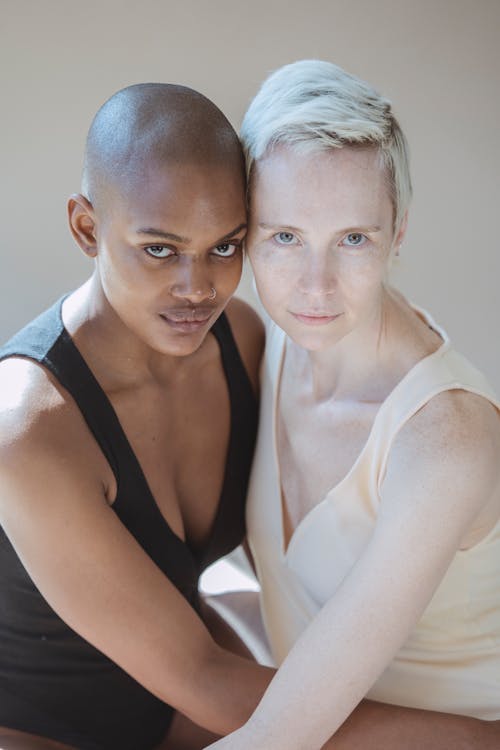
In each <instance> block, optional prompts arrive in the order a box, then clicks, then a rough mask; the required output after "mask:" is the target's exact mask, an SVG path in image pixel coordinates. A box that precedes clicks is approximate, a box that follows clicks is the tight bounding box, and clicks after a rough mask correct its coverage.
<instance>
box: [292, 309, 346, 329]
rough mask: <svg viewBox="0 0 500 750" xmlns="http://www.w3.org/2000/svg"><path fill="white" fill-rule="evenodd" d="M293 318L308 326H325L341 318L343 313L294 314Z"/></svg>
mask: <svg viewBox="0 0 500 750" xmlns="http://www.w3.org/2000/svg"><path fill="white" fill-rule="evenodd" d="M292 315H293V317H294V318H295V319H296V320H298V321H299V323H304V324H305V325H307V326H324V325H328V323H331V322H332V321H334V320H336V319H337V318H340V316H341V315H342V313H337V314H335V315H334V314H331V313H325V312H297V313H296V312H292Z"/></svg>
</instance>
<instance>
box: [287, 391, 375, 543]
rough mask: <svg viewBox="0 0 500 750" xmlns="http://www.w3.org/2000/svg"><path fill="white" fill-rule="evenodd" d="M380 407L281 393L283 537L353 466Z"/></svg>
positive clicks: (291, 531) (363, 446)
mask: <svg viewBox="0 0 500 750" xmlns="http://www.w3.org/2000/svg"><path fill="white" fill-rule="evenodd" d="M379 408H380V404H379V403H376V404H371V403H370V404H365V403H358V402H354V401H334V400H329V401H326V402H322V403H313V402H312V400H310V399H307V398H305V397H304V394H303V393H301V392H300V390H299V389H298V388H297V387H293V386H289V387H287V388H283V389H282V393H281V396H280V402H279V410H278V413H277V420H276V427H277V452H278V461H279V467H280V479H281V493H282V505H283V521H284V531H285V539H286V540H289V538H290V536H291V535H292V534H293V531H294V529H295V528H297V526H298V525H299V524H300V523H301V521H302V520H303V519H304V518H305V516H307V515H308V514H309V513H310V512H311V510H312V509H313V508H315V507H316V506H317V505H318V504H319V503H321V502H322V501H323V500H324V499H325V497H326V496H327V495H328V494H329V493H330V492H331V490H332V489H333V488H335V487H337V485H339V484H340V483H341V482H342V481H343V480H344V479H345V478H346V477H347V476H348V475H349V474H350V472H351V470H352V469H353V467H355V465H356V463H357V461H358V458H359V456H360V455H361V453H362V452H363V450H364V448H365V445H366V443H367V440H368V438H369V435H370V431H371V429H372V426H373V422H374V419H375V416H376V414H377V411H378V409H379Z"/></svg>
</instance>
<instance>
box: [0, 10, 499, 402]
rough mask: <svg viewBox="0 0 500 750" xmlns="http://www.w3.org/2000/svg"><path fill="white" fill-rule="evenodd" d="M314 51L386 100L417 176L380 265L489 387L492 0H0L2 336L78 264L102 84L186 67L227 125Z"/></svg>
mask: <svg viewBox="0 0 500 750" xmlns="http://www.w3.org/2000/svg"><path fill="white" fill-rule="evenodd" d="M312 57H316V58H322V59H327V60H331V61H333V62H336V63H338V64H340V65H341V66H343V67H345V68H346V69H347V70H349V71H350V72H352V73H355V74H357V75H359V76H360V77H362V78H365V79H366V80H368V81H369V82H370V83H371V84H373V85H374V86H375V87H376V88H378V89H379V90H380V91H381V92H382V93H383V94H385V95H386V96H387V97H389V98H390V99H391V100H392V101H393V102H394V105H395V110H396V112H397V114H398V116H399V119H400V121H401V123H402V125H403V128H404V130H405V132H406V134H407V136H408V139H409V141H410V146H411V153H412V172H413V182H414V191H415V197H414V201H413V205H412V211H411V215H410V226H409V232H408V236H407V240H406V242H405V244H404V247H403V251H402V257H401V259H400V261H399V264H398V268H397V269H396V272H395V275H394V278H395V281H396V282H397V283H398V285H399V286H400V288H402V290H403V291H404V292H405V293H406V294H407V295H408V296H409V297H410V298H411V299H412V300H413V301H415V302H417V303H418V304H420V305H422V306H424V307H426V308H427V309H429V310H430V311H431V312H432V314H433V315H434V317H435V318H436V319H437V320H438V322H439V323H441V324H442V325H443V326H444V327H445V328H446V329H447V330H448V332H449V333H450V335H451V338H452V341H453V342H454V344H455V346H456V347H457V348H459V349H461V350H462V351H463V352H464V353H465V354H467V356H469V357H470V358H471V359H472V360H473V361H474V362H475V363H476V364H477V365H478V366H479V367H480V368H481V369H483V370H484V371H485V373H486V374H487V376H488V377H489V378H490V380H491V381H492V384H493V385H494V387H495V388H496V389H497V390H499V387H500V353H499V347H498V343H497V342H498V332H497V328H498V323H499V322H500V316H499V310H500V304H499V296H500V292H499V289H498V286H499V279H500V260H499V238H498V233H499V230H498V227H497V225H496V220H497V218H498V217H499V215H500V189H499V179H498V178H499V174H500V146H499V140H500V139H499V123H500V95H499V88H500V87H499V80H500V0H309V1H308V2H306V0H300V2H298V1H296V0H287V1H286V2H285V0H253V2H239V0H141V1H140V2H136V1H135V0H134V1H133V2H132V1H130V0H99V1H97V0H89V1H88V2H80V3H76V2H69V0H42V1H41V2H40V1H39V0H0V86H1V91H2V99H1V104H0V106H1V118H0V123H1V125H0V127H1V135H2V137H1V142H0V146H1V155H0V174H1V180H0V182H1V184H0V189H1V192H0V206H1V230H0V231H1V236H2V237H1V250H0V340H2V341H3V340H5V339H6V338H7V337H8V336H9V335H10V334H11V333H13V332H14V331H15V330H16V329H17V328H18V327H19V326H20V325H21V324H23V323H25V322H27V321H28V320H29V319H30V318H32V317H33V316H34V315H35V314H36V313H38V312H39V311H41V310H42V309H44V308H45V307H46V306H48V305H49V304H50V303H51V302H52V301H53V300H54V299H55V298H56V297H58V296H59V295H61V294H62V293H64V292H66V291H69V290H70V289H72V288H74V287H76V286H77V285H78V284H79V283H81V282H82V281H84V280H85V278H86V277H87V276H88V275H89V274H90V272H91V270H92V266H91V263H90V262H89V261H87V260H86V259H84V257H83V256H82V255H81V254H80V253H79V251H78V249H77V248H76V246H75V245H74V243H73V241H72V239H71V237H70V234H69V231H68V229H67V226H66V209H65V204H66V199H67V196H68V195H69V194H70V193H71V192H74V191H78V189H79V180H80V171H81V161H82V150H83V145H84V140H85V135H86V131H87V128H88V126H89V124H90V121H91V119H92V117H93V115H94V113H95V111H96V110H97V108H98V107H99V106H100V105H101V104H102V102H103V101H104V100H105V99H107V98H108V96H110V95H111V94H112V93H114V92H115V91H116V90H117V89H119V88H121V87H123V86H126V85H129V84H132V83H138V82H141V81H170V82H176V83H183V84H185V85H188V86H192V87H194V88H196V89H199V90H200V91H202V92H203V93H204V94H206V95H207V96H208V97H210V98H212V99H213V100H214V101H215V102H216V103H217V104H218V105H219V106H220V107H221V109H222V110H223V111H224V112H225V113H226V114H227V116H228V117H229V119H230V120H231V121H232V122H233V124H234V125H235V126H236V127H238V126H239V124H240V122H241V118H242V115H243V113H244V111H245V109H246V106H247V105H248V103H249V101H250V99H251V98H252V96H253V95H254V93H255V92H256V90H257V88H258V85H259V83H260V82H261V81H262V79H263V78H264V77H265V76H266V75H267V74H268V73H269V72H270V71H271V70H274V69H275V68H276V67H278V66H280V65H282V64H284V63H287V62H291V61H293V60H296V59H300V58H312ZM242 293H243V295H244V296H246V297H247V298H250V295H251V290H250V285H249V279H248V273H247V277H246V279H245V281H244V283H243V285H242Z"/></svg>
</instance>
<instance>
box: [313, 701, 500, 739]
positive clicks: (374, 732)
mask: <svg viewBox="0 0 500 750" xmlns="http://www.w3.org/2000/svg"><path fill="white" fill-rule="evenodd" d="M498 747H500V721H480V720H479V719H473V718H471V717H470V716H459V715H458V714H445V713H440V712H437V711H421V710H419V709H414V708H403V707H399V706H390V705H387V704H384V703H375V702H374V701H368V700H364V701H362V702H361V703H360V704H359V706H358V707H357V708H356V709H355V710H354V711H353V712H352V714H351V715H350V716H349V717H348V718H347V719H346V721H345V722H344V723H343V724H342V726H341V727H340V729H339V730H338V731H337V732H336V733H335V735H334V736H333V737H332V738H331V739H330V740H328V742H327V743H326V744H325V745H324V746H323V750H422V748H425V750H497V748H498Z"/></svg>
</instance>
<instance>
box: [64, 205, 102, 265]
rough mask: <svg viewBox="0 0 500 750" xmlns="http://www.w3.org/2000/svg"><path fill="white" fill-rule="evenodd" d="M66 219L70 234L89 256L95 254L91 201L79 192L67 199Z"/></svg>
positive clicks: (91, 256) (93, 218)
mask: <svg viewBox="0 0 500 750" xmlns="http://www.w3.org/2000/svg"><path fill="white" fill-rule="evenodd" d="M68 221H69V228H70V230H71V234H72V235H73V237H74V238H75V240H76V242H77V243H78V245H79V246H80V248H81V249H82V250H83V252H84V253H85V255H87V256H88V257H89V258H95V257H96V255H97V238H96V220H95V212H94V207H93V206H92V203H91V202H90V201H89V200H88V199H87V198H85V196H84V195H81V194H80V193H74V194H73V195H71V196H70V198H69V200H68Z"/></svg>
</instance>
